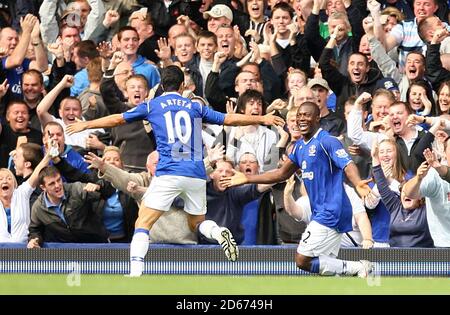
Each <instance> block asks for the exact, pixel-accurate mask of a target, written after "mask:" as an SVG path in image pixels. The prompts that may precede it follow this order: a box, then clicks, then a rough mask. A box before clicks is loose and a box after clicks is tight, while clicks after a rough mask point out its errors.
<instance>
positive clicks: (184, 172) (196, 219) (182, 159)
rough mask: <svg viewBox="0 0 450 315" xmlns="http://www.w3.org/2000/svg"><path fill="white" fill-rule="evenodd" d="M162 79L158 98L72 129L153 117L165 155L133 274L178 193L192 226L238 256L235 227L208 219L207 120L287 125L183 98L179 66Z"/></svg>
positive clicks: (137, 241)
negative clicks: (204, 129) (204, 130)
mask: <svg viewBox="0 0 450 315" xmlns="http://www.w3.org/2000/svg"><path fill="white" fill-rule="evenodd" d="M161 83H162V87H163V89H164V91H165V92H164V93H163V94H162V95H161V96H159V97H157V98H155V99H152V100H150V101H147V102H145V103H142V104H140V105H138V106H137V107H135V108H133V109H130V110H129V111H127V112H125V113H123V114H115V115H110V116H106V117H103V118H99V119H96V120H91V121H84V122H77V123H74V124H71V125H69V127H68V129H67V131H68V132H69V133H75V132H79V131H82V130H85V129H88V128H92V126H104V127H108V128H111V127H115V126H118V125H122V124H125V123H129V122H133V121H136V120H148V121H149V122H150V124H151V126H152V128H153V132H154V134H155V138H156V144H157V150H158V152H159V155H160V160H159V162H158V166H157V169H156V177H155V178H154V179H153V180H152V182H151V184H150V186H149V188H148V190H147V192H146V194H145V195H144V197H143V202H142V203H141V207H140V210H139V218H138V219H137V221H136V224H135V233H134V236H133V239H132V241H131V246H130V247H131V248H130V256H131V269H130V276H133V277H138V276H140V275H141V274H142V272H143V267H144V257H145V255H146V253H147V251H148V246H149V231H150V229H151V227H152V226H153V224H154V223H155V222H156V220H158V218H159V217H160V216H161V215H162V214H163V212H164V211H168V210H169V209H170V206H171V204H172V202H173V200H174V199H175V197H177V196H180V197H181V198H182V199H184V202H185V205H184V211H186V212H187V213H188V224H189V227H190V228H191V230H192V231H195V230H198V231H199V232H200V233H201V234H203V235H205V236H206V237H207V238H210V239H215V240H217V241H218V243H219V244H221V245H222V248H223V249H224V251H225V254H226V256H227V258H228V259H229V260H231V261H235V260H236V259H237V257H238V248H237V246H236V242H235V241H234V238H233V236H232V235H231V233H230V231H229V230H228V229H227V228H224V227H219V226H218V225H217V224H216V223H215V222H214V221H211V220H205V213H206V171H205V166H204V164H203V142H202V135H201V133H202V123H203V122H205V123H210V124H218V125H231V126H238V125H240V126H244V125H254V124H264V125H280V126H281V125H283V124H284V121H283V119H281V118H280V117H277V116H274V115H271V114H267V115H265V116H252V115H242V114H223V113H220V112H216V111H214V110H212V109H210V108H209V107H207V106H203V105H201V104H199V103H196V102H194V101H191V100H190V99H188V98H184V97H182V96H181V94H182V92H183V90H184V74H183V71H182V70H181V69H180V68H178V67H177V66H169V67H167V68H164V69H163V74H162V81H161Z"/></svg>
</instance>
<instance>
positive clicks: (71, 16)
mask: <svg viewBox="0 0 450 315" xmlns="http://www.w3.org/2000/svg"><path fill="white" fill-rule="evenodd" d="M61 21H62V23H63V24H68V25H70V26H80V24H81V22H80V21H81V17H80V11H78V10H76V9H75V8H68V9H66V10H64V11H63V13H62V15H61Z"/></svg>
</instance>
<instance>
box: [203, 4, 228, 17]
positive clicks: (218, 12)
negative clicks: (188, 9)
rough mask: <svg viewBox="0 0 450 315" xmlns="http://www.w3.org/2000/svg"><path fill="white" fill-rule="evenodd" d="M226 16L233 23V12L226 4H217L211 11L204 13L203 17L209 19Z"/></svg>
mask: <svg viewBox="0 0 450 315" xmlns="http://www.w3.org/2000/svg"><path fill="white" fill-rule="evenodd" d="M221 16H224V17H226V18H227V19H229V20H230V21H233V12H232V11H231V9H230V8H229V7H228V6H226V5H224V4H216V5H215V6H213V7H212V8H211V10H209V11H206V12H203V17H204V18H205V19H209V18H210V17H214V18H218V17H221Z"/></svg>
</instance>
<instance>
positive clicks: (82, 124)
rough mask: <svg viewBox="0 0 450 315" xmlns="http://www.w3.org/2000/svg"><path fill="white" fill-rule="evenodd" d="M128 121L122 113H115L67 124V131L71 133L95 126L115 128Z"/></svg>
mask: <svg viewBox="0 0 450 315" xmlns="http://www.w3.org/2000/svg"><path fill="white" fill-rule="evenodd" d="M125 123H126V121H125V118H123V115H122V114H114V115H109V116H106V117H102V118H99V119H95V120H88V121H78V122H76V123H73V124H70V125H68V126H67V128H66V131H67V133H68V134H69V135H71V134H74V133H77V132H80V131H83V130H86V129H94V128H113V127H116V126H120V125H124V124H125Z"/></svg>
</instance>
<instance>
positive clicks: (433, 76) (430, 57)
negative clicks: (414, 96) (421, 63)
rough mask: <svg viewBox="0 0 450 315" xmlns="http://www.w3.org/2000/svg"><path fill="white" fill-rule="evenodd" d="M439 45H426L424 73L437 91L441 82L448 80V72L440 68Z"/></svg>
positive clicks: (449, 76) (449, 72)
mask: <svg viewBox="0 0 450 315" xmlns="http://www.w3.org/2000/svg"><path fill="white" fill-rule="evenodd" d="M440 48H441V44H434V45H431V44H428V45H427V54H426V57H425V62H426V67H425V69H426V72H425V75H426V77H427V78H428V80H429V81H430V82H431V84H432V85H433V89H434V90H435V91H437V90H438V89H439V86H440V85H441V83H442V82H445V81H447V80H449V79H450V71H448V70H447V69H445V68H444V67H443V66H442V62H441V53H440V52H439V50H440Z"/></svg>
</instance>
